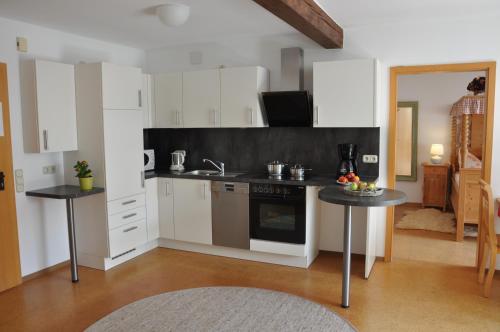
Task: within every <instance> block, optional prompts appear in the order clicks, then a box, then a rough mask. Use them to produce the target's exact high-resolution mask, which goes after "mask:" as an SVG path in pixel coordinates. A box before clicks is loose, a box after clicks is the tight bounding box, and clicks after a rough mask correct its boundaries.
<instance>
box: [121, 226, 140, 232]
mask: <svg viewBox="0 0 500 332" xmlns="http://www.w3.org/2000/svg"><path fill="white" fill-rule="evenodd" d="M137 228H139V226H132V227H129V228H126V229H124V230H123V233H128V232H130V231H133V230H134V229H137Z"/></svg>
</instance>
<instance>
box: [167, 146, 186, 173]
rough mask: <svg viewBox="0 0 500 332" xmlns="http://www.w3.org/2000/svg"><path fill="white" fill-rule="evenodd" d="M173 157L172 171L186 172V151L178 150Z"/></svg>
mask: <svg viewBox="0 0 500 332" xmlns="http://www.w3.org/2000/svg"><path fill="white" fill-rule="evenodd" d="M171 155H172V165H170V170H171V171H176V172H182V171H184V160H185V159H186V151H184V150H176V151H174V152H172V153H171Z"/></svg>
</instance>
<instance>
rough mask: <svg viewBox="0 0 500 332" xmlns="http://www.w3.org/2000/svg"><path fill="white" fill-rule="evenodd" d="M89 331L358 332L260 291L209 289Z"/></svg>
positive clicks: (157, 301)
mask: <svg viewBox="0 0 500 332" xmlns="http://www.w3.org/2000/svg"><path fill="white" fill-rule="evenodd" d="M87 331H342V332H343V331H356V330H355V329H354V328H353V327H352V325H350V323H349V322H347V321H346V320H344V319H343V318H341V317H339V316H338V315H336V314H335V313H334V312H332V311H330V310H328V309H327V308H325V307H323V306H321V305H319V304H316V303H313V302H311V301H308V300H305V299H303V298H300V297H297V296H294V295H289V294H286V293H281V292H275V291H270V290H265V289H258V288H242V287H207V288H193V289H186V290H180V291H176V292H169V293H163V294H160V295H156V296H152V297H148V298H145V299H143V300H140V301H137V302H134V303H131V304H128V305H126V306H124V307H123V308H121V309H118V310H116V311H114V312H112V313H111V314H109V315H108V316H106V317H104V318H102V319H101V320H99V321H97V322H96V323H95V324H93V325H92V326H90V327H89V328H88V329H87Z"/></svg>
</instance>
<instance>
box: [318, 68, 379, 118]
mask: <svg viewBox="0 0 500 332" xmlns="http://www.w3.org/2000/svg"><path fill="white" fill-rule="evenodd" d="M375 78H376V60H374V59H361V60H346V61H329V62H315V63H314V64H313V102H314V110H313V111H314V113H313V118H314V127H374V126H375V105H376V104H375V96H376V90H375V84H376V82H375Z"/></svg>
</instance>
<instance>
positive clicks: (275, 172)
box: [267, 160, 286, 176]
mask: <svg viewBox="0 0 500 332" xmlns="http://www.w3.org/2000/svg"><path fill="white" fill-rule="evenodd" d="M285 167H286V164H285V163H283V162H281V161H277V160H275V161H272V162H270V163H268V164H267V172H268V173H269V175H270V176H280V175H284V173H285Z"/></svg>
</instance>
